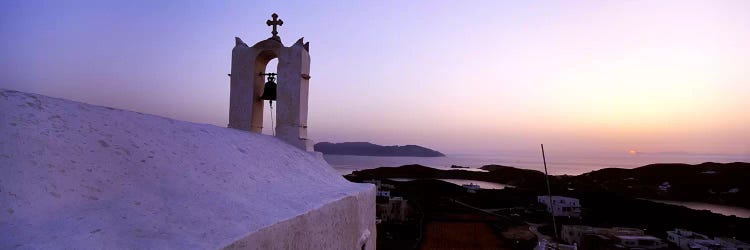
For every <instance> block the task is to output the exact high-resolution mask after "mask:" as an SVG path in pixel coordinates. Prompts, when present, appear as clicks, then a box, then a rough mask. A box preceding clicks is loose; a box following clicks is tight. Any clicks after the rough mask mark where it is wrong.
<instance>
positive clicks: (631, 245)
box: [614, 235, 667, 249]
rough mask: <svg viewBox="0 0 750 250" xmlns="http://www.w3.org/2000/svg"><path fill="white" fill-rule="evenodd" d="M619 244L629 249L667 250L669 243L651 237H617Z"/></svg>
mask: <svg viewBox="0 0 750 250" xmlns="http://www.w3.org/2000/svg"><path fill="white" fill-rule="evenodd" d="M614 237H615V239H617V243H618V244H619V245H620V246H623V247H625V248H628V249H666V248H667V243H666V242H664V241H662V240H661V239H659V238H656V237H654V236H651V235H615V236H614Z"/></svg>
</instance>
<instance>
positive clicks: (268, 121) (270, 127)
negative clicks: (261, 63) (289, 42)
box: [260, 58, 279, 135]
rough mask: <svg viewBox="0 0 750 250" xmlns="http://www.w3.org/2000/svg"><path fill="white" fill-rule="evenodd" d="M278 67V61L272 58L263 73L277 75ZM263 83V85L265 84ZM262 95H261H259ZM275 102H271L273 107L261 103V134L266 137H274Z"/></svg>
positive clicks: (266, 102) (265, 102) (264, 102)
mask: <svg viewBox="0 0 750 250" xmlns="http://www.w3.org/2000/svg"><path fill="white" fill-rule="evenodd" d="M278 65H279V59H277V58H273V59H271V60H270V61H268V64H266V69H265V71H263V72H265V73H278V72H277V68H278ZM264 80H265V81H268V79H267V77H266V79H264ZM265 81H264V83H265ZM278 83H279V80H278V77H277V78H276V84H278ZM260 94H263V93H260ZM276 104H277V103H276V101H274V102H273V105H269V103H268V101H263V130H262V133H263V134H267V135H275V129H276V107H277V105H276Z"/></svg>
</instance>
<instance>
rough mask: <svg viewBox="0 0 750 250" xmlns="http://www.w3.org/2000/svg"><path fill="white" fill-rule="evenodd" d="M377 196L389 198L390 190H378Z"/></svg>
mask: <svg viewBox="0 0 750 250" xmlns="http://www.w3.org/2000/svg"><path fill="white" fill-rule="evenodd" d="M378 196H380V197H387V198H391V191H387V190H378Z"/></svg>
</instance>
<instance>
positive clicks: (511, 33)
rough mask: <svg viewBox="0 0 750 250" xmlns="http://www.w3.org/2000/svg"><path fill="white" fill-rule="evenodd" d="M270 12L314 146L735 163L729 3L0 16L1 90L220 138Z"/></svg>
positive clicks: (230, 6) (747, 122)
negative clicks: (288, 53)
mask: <svg viewBox="0 0 750 250" xmlns="http://www.w3.org/2000/svg"><path fill="white" fill-rule="evenodd" d="M274 12H275V13H278V14H279V16H280V18H281V19H282V20H283V21H284V25H283V26H281V27H280V28H279V36H281V38H282V41H283V42H284V43H285V44H286V45H287V46H289V45H291V44H292V43H294V41H296V40H297V39H299V38H300V37H304V38H305V41H309V42H310V54H311V59H312V61H311V73H310V75H311V76H312V78H311V80H310V100H309V121H308V126H309V128H308V130H309V135H310V137H311V138H312V139H314V140H316V141H332V142H343V141H370V142H374V143H378V144H384V145H396V144H398V145H403V144H418V145H423V146H427V147H430V148H434V149H437V150H440V151H442V152H447V153H476V154H482V153H496V152H508V151H533V150H538V147H539V144H541V143H544V144H545V149H547V150H557V151H570V152H618V153H623V154H627V153H628V152H629V151H630V150H634V151H638V152H688V153H710V154H734V155H746V156H747V155H750V111H749V110H748V109H750V73H749V72H750V61H749V60H750V1H743V0H738V1H684V0H681V1H667V0H665V1H469V2H467V1H296V2H295V1H226V2H220V1H0V38H2V39H0V88H4V89H12V90H18V91H25V92H32V93H39V94H43V95H49V96H53V97H59V98H65V99H70V100H75V101H82V102H86V103H90V104H96V105H103V106H110V107H115V108H121V109H126V110H133V111H138V112H142V113H150V114H155V115H160V116H166V117H170V118H174V119H179V120H186V121H191V122H197V123H208V124H214V125H217V126H226V124H227V121H228V110H229V78H228V77H227V74H228V73H229V72H230V66H231V50H232V48H233V46H234V37H235V36H237V37H240V38H242V39H243V40H244V41H245V42H246V43H248V44H253V43H255V42H257V41H261V40H264V39H266V38H268V37H270V27H267V26H266V25H265V21H266V20H267V19H269V18H270V14H271V13H274ZM269 67H272V66H269ZM266 115H270V114H266ZM266 117H268V116H266ZM266 122H267V123H268V119H266ZM266 127H270V125H266ZM266 133H268V130H266Z"/></svg>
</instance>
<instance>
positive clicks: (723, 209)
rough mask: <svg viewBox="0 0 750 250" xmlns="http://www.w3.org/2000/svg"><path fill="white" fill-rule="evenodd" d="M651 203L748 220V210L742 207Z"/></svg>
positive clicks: (691, 203) (674, 202)
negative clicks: (706, 211)
mask: <svg viewBox="0 0 750 250" xmlns="http://www.w3.org/2000/svg"><path fill="white" fill-rule="evenodd" d="M650 201H653V202H659V203H664V204H670V205H677V206H683V207H687V208H690V209H695V210H708V211H711V212H714V213H717V214H723V215H734V216H737V217H741V218H750V209H747V208H742V207H732V206H722V205H715V204H708V203H702V202H686V201H664V200H650Z"/></svg>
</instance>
